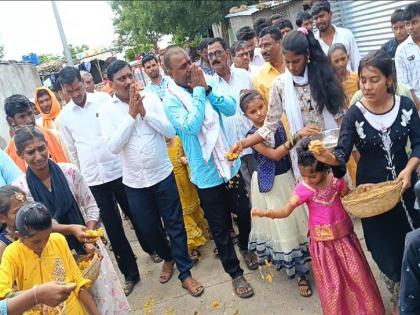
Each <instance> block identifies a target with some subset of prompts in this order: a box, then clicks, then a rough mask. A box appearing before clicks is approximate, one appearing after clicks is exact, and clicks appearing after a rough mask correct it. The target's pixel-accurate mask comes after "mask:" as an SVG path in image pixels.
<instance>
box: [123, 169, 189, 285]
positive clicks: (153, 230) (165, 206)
mask: <svg viewBox="0 0 420 315" xmlns="http://www.w3.org/2000/svg"><path fill="white" fill-rule="evenodd" d="M125 190H126V192H127V197H128V202H129V204H130V208H129V209H130V211H131V215H132V217H133V223H134V222H136V224H137V226H138V227H139V229H140V232H141V233H142V235H144V237H145V238H146V239H147V240H148V242H150V244H151V246H152V247H153V248H154V249H155V250H156V253H157V254H158V255H159V256H160V257H162V258H163V259H164V260H165V261H172V260H175V263H176V265H177V268H178V270H179V276H178V278H179V280H181V281H184V280H185V279H186V278H188V277H190V276H191V273H190V269H191V268H192V262H191V259H190V256H189V254H188V247H187V233H186V232H185V226H184V218H183V215H182V209H181V203H180V200H179V194H178V190H177V188H176V183H175V176H174V174H173V173H171V174H170V175H169V176H168V177H167V178H165V179H164V180H162V181H161V182H159V183H157V184H155V185H153V186H151V187H147V188H131V187H128V186H125ZM161 218H162V220H163V224H164V225H165V231H163V229H162V224H161ZM165 232H166V234H167V235H168V237H169V240H170V245H169V242H168V239H167V238H166V235H165Z"/></svg>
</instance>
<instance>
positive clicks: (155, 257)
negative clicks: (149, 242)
mask: <svg viewBox="0 0 420 315" xmlns="http://www.w3.org/2000/svg"><path fill="white" fill-rule="evenodd" d="M149 257H150V259H151V260H152V261H153V262H154V263H155V264H158V263H160V262H162V261H163V259H162V258H160V257H159V255H158V254H156V253H153V254H150V255H149Z"/></svg>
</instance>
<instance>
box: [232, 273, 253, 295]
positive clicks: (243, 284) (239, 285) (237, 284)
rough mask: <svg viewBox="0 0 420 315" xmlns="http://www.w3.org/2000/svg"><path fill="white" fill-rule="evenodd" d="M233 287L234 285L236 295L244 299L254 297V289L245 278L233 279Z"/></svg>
mask: <svg viewBox="0 0 420 315" xmlns="http://www.w3.org/2000/svg"><path fill="white" fill-rule="evenodd" d="M232 285H233V289H234V291H235V294H236V295H237V296H238V297H240V298H242V299H247V298H250V297H251V296H253V295H254V289H253V288H252V287H251V285H250V284H249V283H248V281H246V279H245V278H244V276H239V277H236V278H235V279H233V280H232ZM240 289H247V290H244V291H241V290H240Z"/></svg>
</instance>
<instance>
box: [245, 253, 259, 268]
mask: <svg viewBox="0 0 420 315" xmlns="http://www.w3.org/2000/svg"><path fill="white" fill-rule="evenodd" d="M241 254H242V257H243V258H244V260H245V264H246V266H247V267H248V269H249V270H257V269H258V257H257V255H255V253H254V252H250V251H248V250H241Z"/></svg>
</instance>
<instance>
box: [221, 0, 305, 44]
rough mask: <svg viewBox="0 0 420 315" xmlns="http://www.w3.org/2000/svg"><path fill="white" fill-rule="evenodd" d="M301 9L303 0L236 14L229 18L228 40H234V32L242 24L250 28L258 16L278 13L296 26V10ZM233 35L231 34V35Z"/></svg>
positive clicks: (268, 16)
mask: <svg viewBox="0 0 420 315" xmlns="http://www.w3.org/2000/svg"><path fill="white" fill-rule="evenodd" d="M302 10H303V0H296V1H290V2H288V3H285V4H284V5H279V6H276V7H273V8H269V9H263V10H260V11H258V12H255V13H254V14H252V15H249V16H236V17H231V18H229V42H230V44H232V43H233V42H235V41H236V32H237V31H238V30H239V29H240V28H241V27H243V26H250V27H251V28H252V27H253V25H254V22H255V21H256V20H257V19H258V18H260V17H264V18H266V19H269V18H270V17H271V16H272V15H273V14H280V15H282V16H284V17H285V18H287V19H289V20H290V21H291V22H292V23H293V25H294V26H295V27H296V24H295V21H296V15H297V14H298V12H300V11H302ZM232 35H233V36H232Z"/></svg>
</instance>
